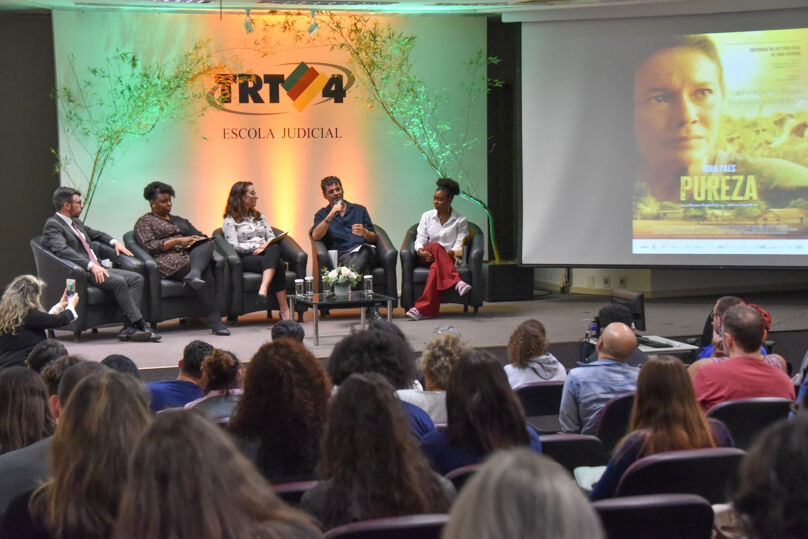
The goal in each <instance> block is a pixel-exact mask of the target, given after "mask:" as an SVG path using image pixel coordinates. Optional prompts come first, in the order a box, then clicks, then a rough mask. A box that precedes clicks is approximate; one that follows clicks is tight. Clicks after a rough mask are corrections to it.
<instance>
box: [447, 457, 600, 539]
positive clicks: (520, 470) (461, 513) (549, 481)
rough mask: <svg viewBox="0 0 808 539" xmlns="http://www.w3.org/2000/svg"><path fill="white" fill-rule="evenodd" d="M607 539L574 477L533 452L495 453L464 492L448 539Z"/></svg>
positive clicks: (455, 508)
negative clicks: (523, 538)
mask: <svg viewBox="0 0 808 539" xmlns="http://www.w3.org/2000/svg"><path fill="white" fill-rule="evenodd" d="M469 537H474V538H475V539H501V538H506V537H531V538H532V539H582V538H587V539H602V538H605V535H604V533H603V528H602V527H601V524H600V519H599V518H598V516H597V513H595V510H594V509H593V508H592V506H591V505H590V504H589V503H588V502H587V501H586V498H585V497H584V495H583V494H582V493H581V489H579V488H578V485H576V484H575V481H573V480H572V477H570V474H569V473H568V472H567V471H566V470H564V468H562V467H561V466H560V465H559V464H557V463H556V462H554V461H553V460H551V459H549V458H547V457H544V456H542V455H537V454H536V453H535V452H533V451H530V450H528V449H522V448H514V449H508V450H501V451H497V452H496V453H494V454H493V455H492V456H491V457H489V458H488V460H486V461H485V463H484V464H483V465H482V467H481V468H480V469H479V470H478V471H477V473H475V474H474V476H473V477H472V478H471V479H469V482H468V483H467V484H466V485H465V486H464V487H463V490H461V491H460V494H459V495H458V497H457V501H455V503H454V505H453V506H452V511H451V513H450V514H449V523H448V524H447V525H446V528H445V529H444V531H443V538H444V539H468V538H469Z"/></svg>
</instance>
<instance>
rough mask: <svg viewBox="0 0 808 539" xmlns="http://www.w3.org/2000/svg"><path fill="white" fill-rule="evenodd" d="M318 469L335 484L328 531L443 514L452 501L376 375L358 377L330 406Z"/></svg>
mask: <svg viewBox="0 0 808 539" xmlns="http://www.w3.org/2000/svg"><path fill="white" fill-rule="evenodd" d="M322 451H323V460H322V461H321V462H320V466H319V468H318V470H319V473H320V476H321V477H322V478H323V479H329V480H330V481H331V487H330V489H329V490H328V494H327V497H326V501H325V511H324V518H323V524H324V525H325V527H326V529H328V528H332V527H334V526H338V525H340V524H345V523H347V522H350V521H351V520H352V515H353V514H354V512H355V508H354V506H353V504H354V503H355V504H356V505H358V508H359V513H360V514H361V516H362V519H363V520H365V519H372V518H382V517H390V516H397V515H409V514H422V513H444V512H446V511H447V510H448V508H449V500H448V499H447V498H446V494H445V493H444V492H443V489H442V487H441V484H440V482H439V480H438V478H437V477H436V476H435V474H434V473H433V472H432V470H431V469H430V467H429V463H428V462H427V460H426V457H424V455H423V453H422V452H421V450H420V448H419V447H418V441H417V440H416V439H415V438H414V437H413V435H412V431H411V430H410V427H409V422H408V420H407V418H406V412H405V411H404V408H403V407H402V406H401V402H400V401H399V400H398V399H397V398H396V397H395V390H394V389H393V386H391V385H390V383H389V382H388V381H387V380H385V379H384V377H383V376H381V375H379V374H376V373H365V374H354V375H351V376H349V377H348V379H347V380H345V381H344V383H343V384H342V385H341V386H340V388H339V391H338V392H337V395H336V397H334V400H333V402H332V403H331V408H330V410H329V413H328V425H327V427H326V431H325V434H324V435H323V450H322Z"/></svg>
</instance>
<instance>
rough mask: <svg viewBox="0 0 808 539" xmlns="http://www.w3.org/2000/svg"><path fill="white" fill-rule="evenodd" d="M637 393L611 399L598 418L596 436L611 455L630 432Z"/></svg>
mask: <svg viewBox="0 0 808 539" xmlns="http://www.w3.org/2000/svg"><path fill="white" fill-rule="evenodd" d="M634 395H635V393H624V394H623V395H617V396H616V397H612V398H611V399H609V400H608V401H607V402H606V404H605V405H604V406H603V410H601V412H600V418H598V426H597V428H596V429H595V436H597V437H598V438H600V441H601V442H603V447H604V449H605V450H606V452H607V453H611V452H612V450H614V447H615V446H616V445H617V442H619V441H620V440H622V439H623V436H625V435H626V433H627V432H628V424H629V421H630V420H631V408H632V407H633V406H634Z"/></svg>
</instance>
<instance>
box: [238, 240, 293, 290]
mask: <svg viewBox="0 0 808 539" xmlns="http://www.w3.org/2000/svg"><path fill="white" fill-rule="evenodd" d="M241 265H242V267H243V268H244V269H245V270H246V271H253V272H255V273H263V272H264V270H268V269H272V268H275V275H274V276H273V277H272V281H270V283H269V289H270V290H271V291H272V292H280V291H281V290H286V264H284V262H283V260H281V246H280V245H278V244H277V243H273V244H272V245H268V246H267V248H266V249H264V252H263V253H261V254H260V255H244V256H242V257H241Z"/></svg>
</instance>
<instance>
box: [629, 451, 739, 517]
mask: <svg viewBox="0 0 808 539" xmlns="http://www.w3.org/2000/svg"><path fill="white" fill-rule="evenodd" d="M744 455H746V451H744V450H743V449H738V448H735V447H713V448H708V449H688V450H685V451H669V452H666V453H657V454H656V455H651V456H649V457H644V458H641V459H640V460H638V461H637V462H635V463H634V464H632V465H631V466H630V467H629V469H628V470H626V472H625V473H624V474H623V477H622V478H620V483H618V485H617V490H616V491H615V497H621V496H638V495H641V494H676V493H681V494H697V495H699V496H703V497H704V498H706V499H707V501H708V502H710V503H711V504H714V503H725V502H726V501H727V498H728V496H727V493H728V491H729V489H730V487H732V486H733V485H735V484H736V482H737V479H738V467H739V466H740V464H741V459H742V458H743V457H744Z"/></svg>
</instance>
